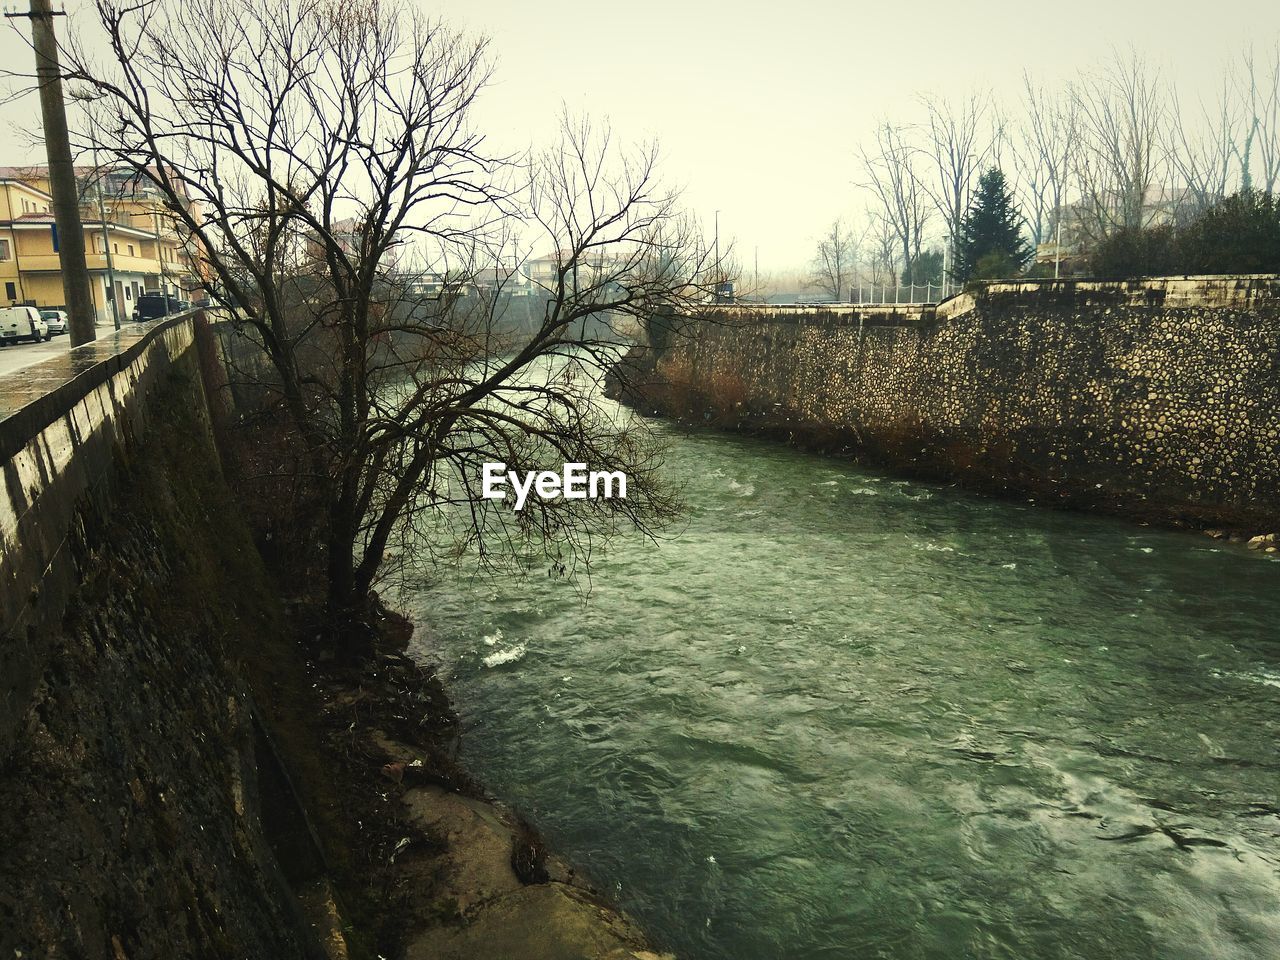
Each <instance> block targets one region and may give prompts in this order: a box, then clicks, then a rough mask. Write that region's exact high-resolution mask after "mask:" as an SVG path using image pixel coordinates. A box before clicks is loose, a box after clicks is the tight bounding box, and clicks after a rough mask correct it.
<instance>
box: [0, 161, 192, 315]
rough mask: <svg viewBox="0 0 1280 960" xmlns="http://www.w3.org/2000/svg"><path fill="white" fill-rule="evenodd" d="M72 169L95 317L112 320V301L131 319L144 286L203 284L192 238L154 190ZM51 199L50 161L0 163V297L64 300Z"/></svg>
mask: <svg viewBox="0 0 1280 960" xmlns="http://www.w3.org/2000/svg"><path fill="white" fill-rule="evenodd" d="M76 175H77V180H78V182H79V187H80V201H81V203H80V218H81V223H82V225H83V227H84V235H85V244H84V246H85V262H86V265H87V266H88V268H89V287H90V291H91V293H92V296H93V305H94V310H95V312H96V314H97V321H98V322H99V323H104V324H111V323H113V321H114V316H113V309H115V306H114V305H118V311H119V318H120V322H121V323H126V322H128V321H129V319H130V318H131V317H132V314H133V309H134V304H135V303H136V302H137V299H138V297H139V296H140V295H141V294H142V293H143V292H144V291H157V292H159V291H164V292H167V293H169V294H172V295H174V296H177V297H187V296H189V295H190V293H191V292H192V291H194V290H197V289H199V288H200V286H201V282H200V276H199V269H198V264H193V263H192V262H191V259H190V256H189V246H190V245H189V244H187V243H185V242H184V241H183V238H182V236H181V234H180V232H179V231H178V230H177V228H176V225H175V224H174V221H173V218H172V217H171V216H170V215H169V214H168V212H167V211H166V208H165V206H164V203H163V201H162V199H161V198H160V196H159V194H157V193H156V192H155V191H154V190H152V189H151V188H150V187H149V186H147V185H145V184H143V183H141V182H139V181H138V179H137V178H136V177H135V176H134V175H132V174H128V173H124V174H121V173H117V172H116V171H113V170H109V169H102V170H101V171H99V170H95V169H94V168H92V167H77V168H76ZM99 191H101V201H102V203H101V208H102V210H103V214H104V215H102V216H100V215H99V196H98V192H99ZM52 207H53V198H52V197H51V196H50V193H49V175H48V170H47V168H45V167H0V304H2V305H5V306H9V305H13V304H22V303H31V304H34V305H35V306H37V307H42V308H57V309H60V308H62V307H64V306H65V304H66V295H65V293H64V291H63V286H62V261H61V255H60V252H59V243H58V230H57V225H56V224H55V223H54V218H53V212H52ZM108 249H109V250H110V257H109V258H108V255H107V251H108ZM108 261H110V262H108ZM112 280H113V281H114V284H112V283H111V282H110V281H112Z"/></svg>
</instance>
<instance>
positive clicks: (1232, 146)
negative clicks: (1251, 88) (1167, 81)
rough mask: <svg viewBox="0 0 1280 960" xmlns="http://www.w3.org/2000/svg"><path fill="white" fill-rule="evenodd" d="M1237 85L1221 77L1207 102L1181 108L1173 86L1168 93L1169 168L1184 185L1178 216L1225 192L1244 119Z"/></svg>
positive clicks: (1199, 208)
mask: <svg viewBox="0 0 1280 960" xmlns="http://www.w3.org/2000/svg"><path fill="white" fill-rule="evenodd" d="M1237 89H1238V88H1237V85H1236V84H1235V83H1233V82H1232V80H1231V78H1226V79H1224V80H1223V83H1222V87H1221V89H1220V90H1219V91H1218V94H1217V97H1216V99H1215V100H1214V101H1213V102H1212V103H1211V104H1206V103H1205V102H1204V101H1203V100H1201V101H1200V103H1199V110H1198V111H1192V110H1189V109H1188V110H1184V109H1183V107H1182V104H1181V101H1180V98H1179V96H1178V91H1177V89H1176V88H1174V89H1173V90H1172V91H1171V93H1170V97H1171V100H1170V123H1169V125H1168V145H1167V148H1166V149H1167V151H1168V155H1169V162H1170V164H1171V165H1172V167H1173V172H1174V173H1175V174H1176V175H1177V177H1178V180H1179V181H1180V185H1181V186H1182V187H1184V188H1185V195H1183V196H1180V197H1179V199H1180V200H1181V201H1182V202H1181V203H1180V204H1179V209H1178V210H1177V214H1178V216H1179V218H1188V217H1194V216H1195V215H1196V214H1198V213H1200V212H1201V211H1202V210H1204V209H1206V208H1207V207H1209V206H1211V205H1212V204H1214V203H1217V202H1218V201H1219V200H1221V199H1222V198H1223V197H1224V196H1226V195H1227V192H1228V189H1229V186H1230V184H1231V183H1232V180H1233V178H1232V167H1233V166H1234V165H1235V164H1236V163H1237V162H1238V157H1239V153H1240V146H1239V135H1240V131H1241V128H1242V126H1243V119H1244V118H1243V111H1242V109H1241V106H1240V104H1239V103H1238V101H1237V100H1236V97H1235V94H1236V90H1237Z"/></svg>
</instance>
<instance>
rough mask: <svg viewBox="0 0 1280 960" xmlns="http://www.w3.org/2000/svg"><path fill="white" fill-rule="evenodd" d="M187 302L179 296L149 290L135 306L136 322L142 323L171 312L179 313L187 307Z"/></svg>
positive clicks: (134, 316)
mask: <svg viewBox="0 0 1280 960" xmlns="http://www.w3.org/2000/svg"><path fill="white" fill-rule="evenodd" d="M185 303H186V301H185V300H179V299H178V298H177V297H170V296H166V295H165V294H163V293H159V292H157V291H154V290H148V291H146V292H145V293H143V294H142V295H141V296H139V297H138V304H137V306H135V307H134V308H133V321H134V323H141V322H143V321H146V320H156V319H159V318H160V317H167V316H168V315H169V314H171V313H178V312H179V311H181V310H184V309H186V307H185V306H184V304H185Z"/></svg>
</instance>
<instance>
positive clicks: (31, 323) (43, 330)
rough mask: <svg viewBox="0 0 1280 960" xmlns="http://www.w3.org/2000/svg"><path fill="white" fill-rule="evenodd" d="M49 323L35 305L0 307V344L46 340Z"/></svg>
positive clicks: (48, 334)
mask: <svg viewBox="0 0 1280 960" xmlns="http://www.w3.org/2000/svg"><path fill="white" fill-rule="evenodd" d="M50 336H52V334H50V333H49V324H48V323H46V322H45V320H44V318H43V317H42V316H40V311H39V310H37V309H36V308H35V307H0V345H3V344H7V343H17V342H18V341H19V340H30V341H31V342H32V343H35V342H36V341H37V340H48V339H49V337H50Z"/></svg>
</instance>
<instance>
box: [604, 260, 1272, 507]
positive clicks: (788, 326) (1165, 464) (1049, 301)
mask: <svg viewBox="0 0 1280 960" xmlns="http://www.w3.org/2000/svg"><path fill="white" fill-rule="evenodd" d="M630 368H631V370H632V374H633V376H634V377H635V379H636V381H637V382H636V383H635V384H633V387H632V389H631V390H630V391H629V396H630V399H631V400H632V401H633V402H635V403H637V404H638V405H640V406H642V407H644V406H648V407H650V408H653V409H657V410H660V411H662V412H664V413H667V414H669V415H674V416H679V417H691V418H693V419H696V420H699V421H702V422H709V423H715V424H719V425H724V426H729V427H733V428H739V429H746V430H754V431H760V432H768V433H772V434H778V435H781V436H783V437H785V438H789V439H792V440H795V441H797V442H803V443H808V444H815V445H819V446H823V447H826V448H829V449H833V450H845V449H847V450H849V451H850V452H853V453H855V454H856V455H859V456H861V457H864V458H866V459H868V460H871V461H876V462H880V463H883V464H887V465H891V466H894V467H898V468H904V469H907V470H910V471H913V472H916V473H919V474H922V475H926V476H932V477H937V478H941V479H949V480H960V481H962V482H965V483H968V484H970V485H973V486H975V487H979V488H984V489H989V490H994V491H1001V492H1018V493H1029V494H1032V495H1034V496H1035V497H1036V498H1037V499H1041V500H1048V501H1053V502H1062V503H1065V504H1071V505H1075V506H1083V507H1089V508H1095V509H1104V510H1110V511H1115V512H1120V513H1124V514H1128V515H1134V516H1140V517H1144V518H1152V519H1159V520H1163V521H1168V522H1174V523H1187V524H1191V525H1226V526H1231V527H1236V528H1241V529H1257V530H1268V531H1270V530H1275V529H1276V527H1277V526H1280V279H1278V278H1276V277H1238V278H1221V277H1216V278H1215V277H1186V278H1168V279H1156V280H1144V281H1134V282H1127V283H1110V282H1083V281H1041V282H1026V283H1002V284H992V285H989V286H987V287H985V288H984V289H982V290H980V291H979V292H977V293H974V294H965V295H962V296H960V297H956V298H953V299H951V300H949V301H947V302H945V303H943V304H941V305H939V306H937V307H924V308H919V307H913V308H900V309H895V308H892V307H882V308H859V307H853V306H851V307H839V308H831V309H821V308H812V307H809V308H736V309H735V308H729V309H722V310H717V311H714V312H711V313H709V314H708V315H707V316H706V317H704V318H703V319H701V320H698V321H693V322H690V323H688V324H686V325H685V326H684V327H683V328H682V329H680V330H678V331H677V332H676V334H675V335H673V336H671V337H670V338H669V344H668V346H667V348H666V349H665V350H663V351H660V352H659V355H658V356H656V357H652V356H651V357H648V358H641V357H639V356H636V357H633V358H632V360H631V364H630Z"/></svg>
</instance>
